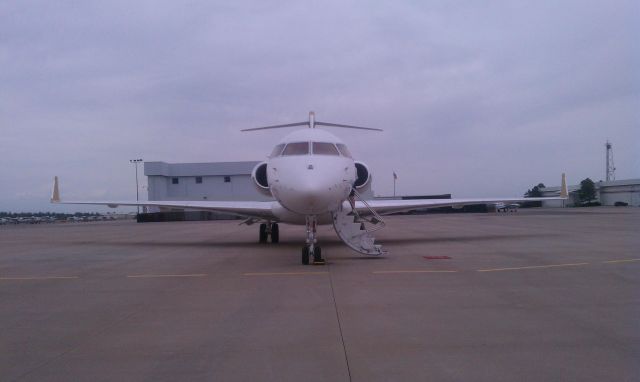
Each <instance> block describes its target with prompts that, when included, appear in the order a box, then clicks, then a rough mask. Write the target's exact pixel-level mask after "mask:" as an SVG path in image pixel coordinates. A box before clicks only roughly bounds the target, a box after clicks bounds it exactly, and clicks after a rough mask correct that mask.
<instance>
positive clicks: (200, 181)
mask: <svg viewBox="0 0 640 382" xmlns="http://www.w3.org/2000/svg"><path fill="white" fill-rule="evenodd" d="M196 183H198V184H200V183H202V177H201V176H196Z"/></svg>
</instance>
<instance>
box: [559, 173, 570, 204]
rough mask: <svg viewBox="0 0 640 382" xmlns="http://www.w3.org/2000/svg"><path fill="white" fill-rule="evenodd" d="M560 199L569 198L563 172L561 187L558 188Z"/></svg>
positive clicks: (565, 177)
mask: <svg viewBox="0 0 640 382" xmlns="http://www.w3.org/2000/svg"><path fill="white" fill-rule="evenodd" d="M560 197H561V198H568V197H569V190H568V189H567V176H566V175H565V174H564V172H563V173H562V186H561V187H560Z"/></svg>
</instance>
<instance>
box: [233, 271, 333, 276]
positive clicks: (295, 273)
mask: <svg viewBox="0 0 640 382" xmlns="http://www.w3.org/2000/svg"><path fill="white" fill-rule="evenodd" d="M328 273H329V272H254V273H243V274H242V275H243V276H306V275H326V274H328Z"/></svg>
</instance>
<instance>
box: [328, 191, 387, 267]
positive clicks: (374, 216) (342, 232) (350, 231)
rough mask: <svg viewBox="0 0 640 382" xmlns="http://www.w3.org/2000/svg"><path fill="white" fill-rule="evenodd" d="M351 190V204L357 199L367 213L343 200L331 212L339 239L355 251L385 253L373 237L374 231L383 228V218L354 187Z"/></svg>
mask: <svg viewBox="0 0 640 382" xmlns="http://www.w3.org/2000/svg"><path fill="white" fill-rule="evenodd" d="M353 191H354V192H353V193H354V203H353V204H355V199H357V200H359V201H360V202H362V204H363V205H364V206H365V207H366V209H367V213H365V214H360V213H358V211H357V210H356V209H354V208H352V204H351V203H350V202H345V203H343V205H342V206H341V207H340V209H338V211H336V212H334V213H332V217H333V228H334V229H335V230H336V233H337V234H338V236H339V237H340V239H342V241H344V243H345V244H346V245H348V246H349V248H351V249H353V250H354V251H356V252H359V253H362V254H365V255H371V256H380V255H383V254H385V253H387V252H386V251H384V250H383V249H382V245H380V244H376V243H375V238H374V237H373V233H374V232H375V231H378V230H380V229H382V228H384V226H385V222H384V220H383V219H382V217H381V216H380V215H378V213H377V212H376V211H375V210H374V209H373V208H371V206H370V205H369V204H368V203H367V201H366V200H364V199H363V198H362V197H361V196H360V194H358V192H357V191H356V190H355V189H354V190H353ZM363 215H366V216H363Z"/></svg>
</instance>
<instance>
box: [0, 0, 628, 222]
mask: <svg viewBox="0 0 640 382" xmlns="http://www.w3.org/2000/svg"><path fill="white" fill-rule="evenodd" d="M0 18H1V19H2V23H0V67H1V68H2V70H1V71H0V84H1V86H0V129H1V133H2V134H1V136H0V152H1V153H2V166H1V167H0V179H2V187H0V210H7V209H10V210H22V209H40V208H49V206H48V205H47V203H46V200H47V198H48V192H49V183H50V179H51V177H52V176H53V175H59V176H60V177H61V178H62V179H63V186H64V192H65V194H66V196H76V197H79V198H81V197H87V198H115V199H123V198H131V197H132V195H133V194H134V193H133V190H132V189H133V184H132V179H133V178H132V177H133V169H132V167H131V165H130V164H129V163H128V159H131V158H137V157H142V158H145V159H147V160H166V161H176V162H184V161H216V160H253V159H261V158H263V157H264V156H265V155H266V154H267V153H268V152H269V151H270V148H271V147H270V146H271V145H272V144H274V143H275V142H276V141H277V140H278V139H279V138H280V137H281V135H280V134H281V133H283V132H270V133H254V134H242V133H240V132H238V130H239V129H240V128H244V127H251V126H257V125H263V124H271V123H280V122H288V121H297V120H303V119H305V118H306V113H307V111H308V110H315V111H316V112H317V114H318V118H319V119H321V120H327V121H335V122H344V123H353V124H361V125H369V126H374V127H381V128H384V129H386V131H385V132H383V133H380V134H367V133H361V132H351V131H336V132H335V133H336V134H338V135H340V136H341V137H343V138H344V139H345V140H347V142H349V143H350V145H351V146H352V149H353V150H352V151H354V152H355V153H356V154H357V155H358V156H359V158H361V159H362V160H364V161H365V162H367V163H369V164H370V166H371V167H372V169H373V171H374V176H375V178H374V179H375V181H374V188H375V190H376V191H377V193H378V194H388V193H389V192H391V189H392V180H391V171H393V170H395V171H396V172H397V173H398V175H399V177H400V179H399V182H398V189H399V191H400V192H403V193H439V192H453V193H454V194H455V195H456V196H473V195H477V196H489V195H493V196H500V195H513V194H521V193H522V192H523V191H525V190H526V189H527V188H529V187H530V186H531V185H533V184H535V183H537V182H539V181H542V182H545V183H550V184H556V183H558V181H559V177H560V173H561V172H563V171H566V172H567V173H568V176H569V177H570V179H571V180H574V181H577V180H580V179H583V178H585V177H587V176H589V177H592V178H593V179H596V180H598V179H600V178H602V177H603V176H604V174H603V172H604V171H603V167H604V164H603V161H604V159H603V158H604V148H603V147H604V141H605V140H606V139H607V138H608V139H610V140H612V141H613V143H614V152H615V159H616V164H617V167H618V177H619V178H629V177H638V176H640V159H639V156H638V154H637V153H638V152H639V149H640V147H639V145H640V134H639V133H638V131H640V130H639V129H638V126H637V124H638V120H639V117H640V112H639V111H638V110H640V108H638V104H639V103H638V101H639V100H640V75H639V74H640V73H639V69H638V68H640V48H639V47H638V44H637V42H636V41H635V39H636V36H637V35H638V32H640V31H639V30H638V28H639V27H638V25H640V23H639V21H640V5H638V3H637V2H634V1H613V2H608V3H607V4H604V3H602V2H596V1H563V2H535V3H532V2H512V1H508V2H507V1H505V2H499V1H497V2H490V3H486V2H485V3H478V2H465V1H462V2H450V1H436V2H429V3H426V4H425V3H423V2H387V3H383V2H375V3H371V2H364V1H362V2H358V1H355V2H344V1H340V2H338V1H335V2H308V3H307V2H305V3H303V2H293V1H292V2H281V1H277V2H276V1H274V2H268V1H266V2H262V1H261V2H250V1H246V2H232V3H231V4H223V3H213V4H212V3H211V2H207V1H192V2H180V3H175V2H158V1H147V2H135V3H131V2H124V1H121V2H117V1H114V2H88V1H87V2H46V1H42V2H35V1H34V2H26V1H15V2H8V3H3V4H2V5H0Z"/></svg>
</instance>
